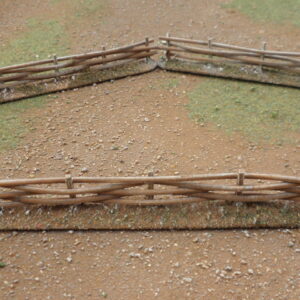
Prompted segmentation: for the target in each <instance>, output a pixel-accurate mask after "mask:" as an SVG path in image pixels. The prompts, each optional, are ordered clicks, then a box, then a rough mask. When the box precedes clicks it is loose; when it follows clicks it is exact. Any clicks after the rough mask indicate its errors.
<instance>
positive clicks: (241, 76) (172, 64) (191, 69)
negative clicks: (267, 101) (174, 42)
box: [158, 58, 300, 88]
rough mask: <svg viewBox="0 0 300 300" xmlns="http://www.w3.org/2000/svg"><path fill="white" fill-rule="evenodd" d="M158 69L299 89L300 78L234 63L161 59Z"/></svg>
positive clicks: (290, 74) (281, 72)
mask: <svg viewBox="0 0 300 300" xmlns="http://www.w3.org/2000/svg"><path fill="white" fill-rule="evenodd" d="M158 65H159V67H160V68H162V69H164V70H167V71H175V72H183V73H191V74H200V75H206V76H207V75H208V76H215V77H221V78H229V79H238V80H244V81H253V82H260V83H269V84H276V85H282V86H289V87H297V88H300V76H299V75H297V74H292V73H288V72H283V71H275V70H271V69H270V70H268V69H267V68H264V72H261V71H260V70H259V69H258V67H256V66H250V65H246V64H243V65H241V64H234V63H232V64H231V63H217V62H214V63H209V62H200V61H190V60H185V59H176V58H171V59H169V60H165V59H161V60H160V61H159V63H158Z"/></svg>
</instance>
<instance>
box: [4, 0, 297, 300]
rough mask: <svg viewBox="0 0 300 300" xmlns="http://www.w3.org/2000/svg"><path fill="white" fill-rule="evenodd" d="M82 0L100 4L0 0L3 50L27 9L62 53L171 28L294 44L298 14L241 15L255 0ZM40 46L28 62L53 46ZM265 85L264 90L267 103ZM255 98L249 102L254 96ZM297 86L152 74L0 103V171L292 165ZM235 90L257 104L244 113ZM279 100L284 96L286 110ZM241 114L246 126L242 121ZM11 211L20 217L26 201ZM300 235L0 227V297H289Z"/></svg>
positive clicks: (266, 169) (281, 169) (20, 32)
mask: <svg viewBox="0 0 300 300" xmlns="http://www.w3.org/2000/svg"><path fill="white" fill-rule="evenodd" d="M86 2H87V3H90V5H92V4H93V3H94V4H93V5H95V3H96V2H97V3H98V4H99V3H100V2H101V6H97V7H96V8H95V9H94V11H96V13H93V14H91V12H89V11H87V10H86V9H83V8H82V7H81V6H80V5H82V3H83V1H69V0H67V1H60V0H47V1H33V0H26V1H21V3H20V1H17V0H3V1H2V2H1V4H0V8H1V10H3V11H5V12H6V13H5V14H1V17H0V18H1V19H0V20H1V22H2V24H6V30H4V31H1V46H0V47H1V50H2V49H4V48H7V49H9V47H10V46H9V45H12V44H13V40H15V39H22V36H23V37H24V36H26V35H27V36H36V35H31V33H30V32H32V31H33V29H34V28H35V27H34V26H35V24H36V23H34V22H32V23H30V26H33V27H30V26H28V24H29V23H28V19H30V18H35V19H37V20H43V21H39V22H44V21H46V20H47V21H50V20H51V19H52V20H56V22H57V23H58V24H59V26H60V27H58V26H56V25H55V26H56V27H55V30H56V31H55V32H58V31H60V33H57V34H56V35H55V37H54V39H53V40H54V42H53V43H52V44H51V45H52V46H53V48H52V49H53V50H51V51H53V52H54V51H55V52H56V54H63V53H62V52H63V51H60V49H64V51H65V53H66V54H68V53H81V52H87V51H92V50H97V49H99V47H101V46H103V44H104V45H105V46H106V47H107V48H109V47H113V46H119V45H122V44H127V43H128V42H131V41H134V40H139V39H143V38H144V37H145V31H146V32H147V35H148V36H155V35H156V34H160V35H164V34H165V33H166V32H171V33H172V32H174V33H176V35H178V36H183V37H187V38H192V37H195V38H197V37H199V38H202V37H203V38H208V37H214V38H215V39H216V40H218V41H224V42H228V43H231V44H240V45H246V46H253V47H259V45H260V44H261V42H262V41H263V40H265V37H268V38H267V39H266V41H267V42H268V45H270V48H273V49H277V50H283V49H290V50H291V51H299V45H298V44H297V42H296V41H295V36H298V35H299V27H298V24H297V22H296V23H295V22H293V19H292V18H286V20H291V23H289V22H285V23H284V24H279V25H278V24H276V22H277V21H276V19H274V18H273V16H272V17H270V18H269V16H268V18H265V15H263V14H260V15H259V16H260V17H259V21H257V20H256V19H252V18H251V16H252V15H253V14H252V11H253V10H254V11H255V12H256V11H257V9H259V8H260V6H259V5H257V6H251V7H245V6H244V5H243V4H241V3H242V2H241V1H229V0H228V1H225V2H224V1H221V0H215V1H206V0H204V1H198V0H191V1H182V0H173V1H144V2H142V3H141V1H139V0H130V1H129V0H125V1H124V0H112V1H93V0H90V1H86ZM245 2H249V1H245ZM297 2H298V1H297ZM253 3H254V1H253ZM272 3H274V5H275V4H278V3H279V1H275V0H274V1H272ZM227 4H228V5H227ZM224 5H225V6H226V7H225V8H224ZM239 5H243V6H242V7H241V8H240V6H239ZM29 7H30V9H28V8H29ZM285 11H286V8H285ZM288 11H290V9H289V10H288ZM295 11H296V12H297V10H295ZM46 12H47V13H46ZM241 12H242V13H241ZM275 12H276V13H277V10H274V11H273V10H269V13H270V14H273V13H275ZM187 16H188V17H187ZM296 20H297V19H296ZM293 23H295V24H293ZM48 24H49V23H48ZM51 24H52V23H51ZM53 24H54V23H53ZM47 26H48V25H47ZM51 26H52V25H51ZM53 26H54V25H53ZM38 27H39V28H40V29H41V30H43V28H45V27H43V26H38ZM61 29H63V31H62V30H61ZM47 30H48V29H47ZM46 32H47V31H46ZM53 32H54V31H53ZM25 33H26V35H25ZM44 34H45V33H44ZM62 37H63V38H62ZM34 40H36V38H34ZM31 44H32V45H33V43H31ZM36 44H39V43H36ZM22 45H24V48H22ZM52 46H51V47H52ZM3 47H4V48H3ZM17 48H18V49H21V57H23V58H24V59H22V61H26V60H32V59H34V57H33V56H34V55H38V54H36V53H37V52H32V53H31V54H30V53H29V54H28V56H27V58H26V59H25V56H24V54H23V53H24V51H25V52H26V49H27V47H26V45H25V44H23V43H19V45H18V46H17ZM22 49H23V50H24V51H23V50H22ZM36 49H37V51H39V49H38V48H36ZM7 51H8V52H6V53H14V52H13V51H11V52H9V50H7ZM43 51H44V50H43ZM43 51H42V50H41V52H40V54H39V55H40V56H39V58H37V59H42V58H43V57H45V55H48V54H49V55H52V54H53V53H48V52H47V54H46V53H45V52H43ZM1 52H2V51H1ZM42 56H43V57H42ZM9 63H10V62H9ZM9 63H7V62H3V63H2V62H1V64H2V65H7V64H9ZM250 85H251V86H250ZM212 90H213V91H214V92H212ZM204 95H207V97H204ZM225 95H226V97H225V98H224V96H225ZM270 95H274V96H272V98H273V97H274V98H276V99H275V103H276V105H275V104H274V106H273V107H271V106H270V105H269V103H270V102H269V101H270V100H269V96H270ZM258 97H259V99H261V101H256V99H257V98H258ZM298 97H299V91H298V90H295V89H286V88H281V87H264V86H261V85H257V84H249V83H248V84H245V83H238V84H237V83H235V82H231V83H229V81H228V83H225V82H224V80H219V79H208V78H204V77H199V76H194V75H188V74H177V73H167V72H164V71H156V72H155V73H148V74H145V75H143V76H141V77H129V78H126V79H123V80H118V81H114V82H106V83H103V84H101V85H95V86H91V87H85V88H82V89H78V90H70V91H68V92H63V93H57V94H54V95H51V96H44V97H40V98H37V99H30V100H24V101H20V102H16V103H10V104H5V105H1V109H0V123H1V124H5V126H6V127H5V128H6V129H5V130H4V129H3V126H0V131H1V133H0V134H1V135H3V136H4V137H5V139H3V138H2V139H1V143H0V148H1V152H0V166H1V174H3V176H2V177H7V178H28V177H32V178H33V177H45V176H64V175H65V174H73V175H74V176H75V175H80V174H82V175H85V176H102V175H103V176H120V175H122V176H127V175H128V176H131V175H147V174H148V172H149V171H154V174H157V175H173V174H195V173H219V172H224V171H229V172H231V171H233V172H236V171H238V170H239V169H244V170H247V171H248V172H261V173H278V174H286V175H293V176H299V175H300V161H299V141H300V136H299V127H298V125H297V124H299V123H297V122H299V119H298V118H299V114H297V112H298V111H299V102H297V101H296V100H295V99H298ZM222 98H224V99H225V101H224V102H222ZM245 98H247V99H248V103H253V104H254V103H255V110H254V111H251V109H250V108H251V106H250V105H248V106H247V101H246V100H245ZM203 99H204V100H206V101H204V100H203ZM281 99H282V101H284V102H286V106H285V108H286V110H283V112H284V114H281V111H282V109H281V106H280V105H281V103H282V102H281ZM288 99H293V100H291V101H290V102H289V101H288ZM232 100H233V101H234V106H235V107H236V112H237V113H238V114H239V115H240V116H244V123H243V124H241V126H240V127H236V126H237V123H235V118H234V114H233V115H231V114H230V113H229V110H228V105H229V103H231V102H232ZM290 104H291V106H289V105H290ZM203 112H205V114H204V113H203ZM222 112H224V114H222ZM289 112H290V113H289ZM255 115H257V119H256V118H255ZM264 116H265V118H263V117H264ZM247 117H249V118H248V119H247ZM261 118H263V120H264V121H265V122H261V121H260V120H262V119H261ZM231 120H232V121H231ZM245 124H249V126H245ZM253 124H255V132H256V133H255V134H254V133H253V132H252V131H251V130H250V129H249V128H251V127H253ZM253 128H254V127H253ZM281 128H282V129H281ZM283 212H284V211H283ZM70 213H73V212H70ZM74 213H75V214H76V211H75V212H74ZM218 213H221V212H219V211H218ZM22 215H23V216H24V217H25V218H29V216H30V212H29V213H28V212H26V210H25V211H23V212H22ZM112 215H114V213H112ZM0 218H1V216H0ZM27 220H28V219H27ZM30 220H32V219H30ZM164 221H165V219H164V220H162V222H164ZM299 243H300V233H299V229H295V230H290V229H284V230H283V229H281V230H248V231H247V230H237V231H235V230H230V231H229V230H227V231H220V230H219V231H207V230H203V231H176V232H175V231H173V232H172V231H148V232H146V231H143V232H134V231H133V232H120V231H118V232H109V231H108V232H98V231H73V230H70V231H69V232H66V231H43V232H41V231H40V232H17V231H11V232H7V231H2V232H1V233H0V253H1V254H0V282H1V284H0V295H1V297H2V298H4V299H68V298H69V299H99V298H100V299H102V298H108V299H155V298H161V299H179V298H180V299H298V298H299V297H300V290H299V276H298V275H299V261H300V256H299V255H300V250H299V247H300V246H299V245H300V244H299ZM54 286H55V288H53V287H54Z"/></svg>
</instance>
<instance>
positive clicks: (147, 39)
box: [145, 37, 150, 62]
mask: <svg viewBox="0 0 300 300" xmlns="http://www.w3.org/2000/svg"><path fill="white" fill-rule="evenodd" d="M145 46H146V47H149V38H148V37H146V38H145ZM147 52H149V50H148V51H147ZM149 58H150V56H147V57H146V61H147V62H148V61H149Z"/></svg>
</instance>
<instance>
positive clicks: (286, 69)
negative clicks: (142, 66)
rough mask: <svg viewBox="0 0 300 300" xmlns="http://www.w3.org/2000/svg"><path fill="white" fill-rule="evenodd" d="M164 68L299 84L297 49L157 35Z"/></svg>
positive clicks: (293, 84)
mask: <svg viewBox="0 0 300 300" xmlns="http://www.w3.org/2000/svg"><path fill="white" fill-rule="evenodd" d="M159 39H160V41H161V43H162V46H160V47H159V49H161V50H164V51H165V59H163V60H162V61H161V63H160V66H161V67H163V68H164V69H166V70H173V71H182V72H191V73H196V74H203V75H213V76H218V77H225V78H235V79H241V80H250V81H258V82H265V83H273V84H281V85H288V86H294V87H300V52H286V51H269V50H266V46H267V44H266V43H263V45H262V48H261V49H254V48H246V47H241V46H236V45H229V44H224V43H217V42H215V41H214V40H213V39H209V40H208V41H202V40H193V39H184V38H178V37H170V36H169V35H167V36H166V37H160V38H159Z"/></svg>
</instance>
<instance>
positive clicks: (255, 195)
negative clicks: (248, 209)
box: [0, 172, 300, 207]
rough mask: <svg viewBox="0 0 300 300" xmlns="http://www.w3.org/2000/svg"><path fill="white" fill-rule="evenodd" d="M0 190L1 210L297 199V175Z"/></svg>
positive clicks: (79, 181) (22, 185) (21, 184)
mask: <svg viewBox="0 0 300 300" xmlns="http://www.w3.org/2000/svg"><path fill="white" fill-rule="evenodd" d="M246 180H247V181H248V182H247V183H246ZM219 181H221V183H220V182H219ZM232 181H234V182H233V183H232ZM253 181H255V182H253ZM76 185H77V186H76ZM0 189H1V191H0V207H19V206H25V205H33V206H36V205H38V206H59V205H76V204H82V203H86V204H91V203H104V204H111V203H117V204H123V205H137V206H147V205H150V206H151V205H173V204H186V203H197V202H201V201H215V200H224V201H230V202H268V201H273V200H280V201H294V202H299V201H300V177H293V176H281V175H270V174H256V173H244V172H238V173H223V174H208V175H193V176H152V174H151V173H150V174H149V176H144V177H74V178H72V177H71V176H66V177H65V178H64V177H58V178H36V179H16V180H0Z"/></svg>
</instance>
